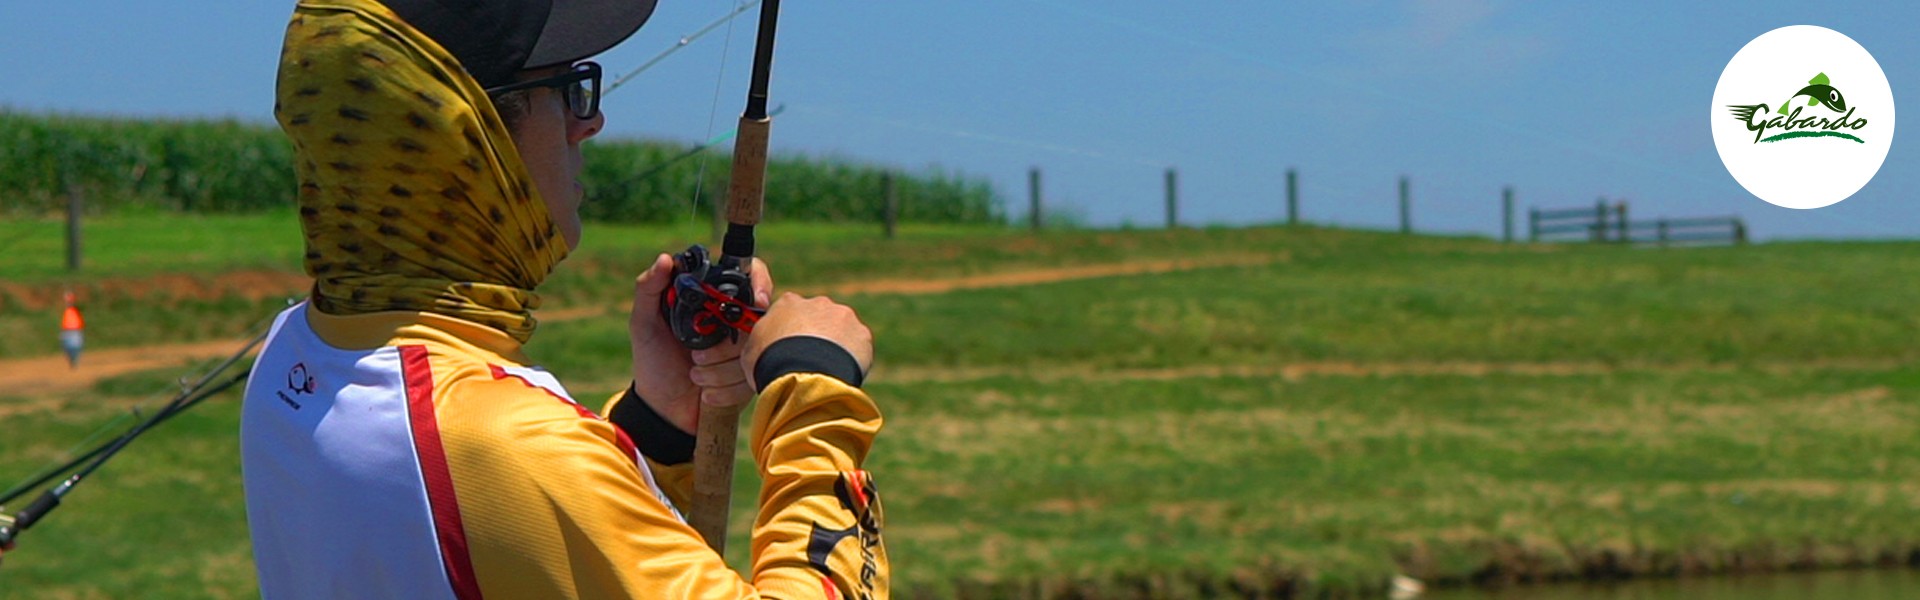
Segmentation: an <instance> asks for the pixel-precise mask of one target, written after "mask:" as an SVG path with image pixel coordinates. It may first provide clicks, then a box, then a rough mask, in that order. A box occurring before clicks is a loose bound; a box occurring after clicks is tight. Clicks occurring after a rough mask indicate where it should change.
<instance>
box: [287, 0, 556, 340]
mask: <svg viewBox="0 0 1920 600" xmlns="http://www.w3.org/2000/svg"><path fill="white" fill-rule="evenodd" d="M275 96H276V99H277V102H276V103H275V104H274V117H275V118H276V119H278V120H279V122H280V126H281V128H282V129H283V130H285V131H286V132H287V136H288V137H290V138H292V140H293V146H294V151H295V155H296V159H295V160H296V162H295V170H296V171H297V172H298V176H299V181H300V190H299V206H300V227H301V229H302V230H303V231H304V233H305V234H306V248H307V252H306V270H307V274H308V275H312V276H313V278H314V289H313V300H312V302H313V306H314V307H315V308H317V309H319V310H320V311H322V312H325V313H329V314H337V315H354V314H364V313H370V312H378V311H389V310H407V311H424V312H432V313H437V314H442V315H447V316H452V317H458V318H461V319H466V320H469V321H474V322H477V323H481V324H484V325H487V326H490V327H493V328H496V329H499V330H501V331H504V332H506V333H507V334H508V335H511V336H513V337H514V339H517V340H520V341H521V342H523V343H524V342H526V341H527V339H528V338H529V337H531V336H532V335H533V330H534V325H535V322H534V318H533V310H534V309H535V308H538V307H539V305H540V297H539V296H538V295H536V294H535V293H534V292H533V289H534V287H535V286H537V285H539V284H540V281H541V280H542V279H545V278H546V276H547V273H548V272H550V271H552V269H553V267H554V265H555V263H558V262H559V261H560V259H561V258H563V257H564V256H565V255H566V253H567V247H566V245H567V244H566V241H565V239H564V238H562V237H561V236H560V234H559V230H558V228H557V227H555V225H554V223H553V219H552V218H551V217H550V216H549V215H548V213H547V208H546V204H545V203H544V202H542V201H541V200H540V198H539V196H538V195H537V194H538V191H537V190H536V189H535V188H534V186H533V184H532V181H531V179H530V177H529V176H528V175H527V170H526V167H525V166H524V165H523V164H522V163H521V161H520V156H519V153H518V152H517V151H516V150H515V149H514V146H513V142H512V138H510V137H508V135H507V129H506V126H505V125H504V124H502V123H501V121H500V117H499V115H498V114H497V113H496V112H495V111H494V108H493V102H492V101H491V100H489V99H488V98H487V95H486V93H485V92H484V91H483V90H482V89H481V88H480V85H479V84H478V83H476V82H475V81H474V80H473V79H472V77H470V76H468V75H467V73H466V71H465V70H464V69H462V68H461V67H460V66H459V63H458V62H457V61H456V60H455V59H454V58H453V57H452V55H450V54H448V53H447V52H446V51H445V50H443V49H441V48H440V46H439V45H438V44H436V43H434V42H433V40H431V39H429V38H428V37H427V36H426V35H425V34H422V33H420V32H418V31H415V30H414V29H413V28H412V27H410V26H408V25H407V24H406V23H405V22H403V21H401V20H400V18H399V17H398V16H395V15H394V14H393V12H392V11H390V10H389V9H387V8H386V7H385V6H382V5H381V4H380V3H379V2H377V1H375V0H303V1H302V2H300V3H299V5H298V6H297V7H296V8H295V9H294V14H293V19H292V22H291V23H289V24H288V26H287V38H286V45H285V48H284V49H283V50H282V52H281V56H280V79H279V83H278V86H277V88H276V89H275Z"/></svg>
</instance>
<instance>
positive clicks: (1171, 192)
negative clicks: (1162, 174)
mask: <svg viewBox="0 0 1920 600" xmlns="http://www.w3.org/2000/svg"><path fill="white" fill-rule="evenodd" d="M1179 226H1180V173H1179V172H1178V171H1175V170H1174V168H1173V167H1167V229H1173V228H1175V227H1179Z"/></svg>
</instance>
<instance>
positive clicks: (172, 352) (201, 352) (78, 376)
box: [0, 254, 1288, 397]
mask: <svg viewBox="0 0 1920 600" xmlns="http://www.w3.org/2000/svg"><path fill="white" fill-rule="evenodd" d="M1287 259H1288V257H1287V256H1286V255H1284V254H1281V255H1231V256H1221V257H1210V258H1194V259H1184V260H1156V261H1139V262H1128V263H1113V264H1104V265H1083V266H1074V267H1061V268H1054V269H1034V270H1024V271H1008V272H1001V273H988V274H983V275H970V276H965V277H952V278H943V279H885V280H874V281H858V282H850V283H841V284H834V285H825V286H811V287H801V288H798V289H796V290H794V291H796V292H799V293H802V294H806V295H819V294H826V295H833V296H844V295H854V294H907V295H911V294H940V293H946V292H951V291H955V290H968V289H980V288H995V287H1013V286H1024V285H1039V284H1044V283H1055V282H1062V281H1073V280H1077V279H1093V278H1099V277H1119V276H1126V275H1150V274H1158V273H1170V272H1175V271H1189V270H1195V269H1209V268H1218V267H1232V266H1252V265H1262V264H1270V263H1275V262H1285V261H1286V260H1287ZM267 279H268V278H266V277H265V276H264V275H261V274H258V273H248V274H245V275H244V276H235V277H224V278H223V277H216V278H213V279H211V280H201V279H191V278H186V279H181V280H180V281H173V280H168V281H169V282H170V283H174V284H178V287H173V288H170V289H174V290H175V291H179V290H182V289H190V291H192V292H194V293H196V294H203V295H204V294H216V293H221V292H223V291H225V290H232V289H248V290H253V291H255V292H258V290H260V289H267V288H270V289H271V290H273V291H274V292H275V293H274V294H267V296H273V295H284V294H280V292H284V291H286V290H294V291H295V292H297V290H301V289H305V288H306V286H307V285H308V284H307V283H304V282H305V281H306V280H305V279H304V278H301V279H300V281H282V280H278V279H273V280H267ZM185 282H192V283H193V284H194V285H193V286H188V285H187V283H185ZM14 293H16V294H18V293H19V291H18V290H15V291H14ZM262 297H266V296H262ZM52 301H57V300H55V299H50V298H40V297H38V296H34V297H32V298H31V300H30V302H39V303H45V302H52ZM625 311H626V308H625V307H619V306H581V307H571V308H557V309H554V310H549V311H543V312H541V313H540V315H539V317H540V320H541V322H544V323H560V322H566V321H575V320H580V319H587V318H594V317H599V316H603V315H611V314H622V315H624V314H625ZM243 343H244V341H243V340H222V341H213V342H195V343H188V344H166V345H154V346H142V347H133V348H112V349H105V350H90V351H87V352H86V353H84V354H82V355H81V357H80V366H79V368H75V369H69V368H68V367H67V359H66V357H65V356H60V355H54V356H45V357H35V358H24V359H14V360H3V361H0V395H4V396H17V397H32V396H43V395H47V394H54V393H62V392H71V391H74V390H84V389H87V388H89V387H92V386H93V384H94V383H96V382H99V381H100V380H102V379H106V378H110V377H117V376H120V375H126V374H128V373H138V372H140V371H148V370H153V369H164V368H170V367H179V368H182V369H184V368H186V367H187V366H189V365H193V364H196V363H200V362H204V361H207V360H211V359H215V358H224V357H227V356H230V355H232V354H233V353H234V351H236V350H239V349H240V346H241V345H242V344H243Z"/></svg>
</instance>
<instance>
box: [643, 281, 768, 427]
mask: <svg viewBox="0 0 1920 600" xmlns="http://www.w3.org/2000/svg"><path fill="white" fill-rule="evenodd" d="M752 275H753V293H754V302H753V303H754V305H755V306H759V307H766V306H767V299H768V298H770V297H771V294H772V293H773V276H772V274H770V273H768V272H767V265H766V263H764V262H761V261H760V259H758V258H755V259H753V267H752ZM672 282H673V257H672V256H669V255H666V254H662V255H660V257H659V258H656V259H654V260H653V266H652V267H650V268H648V269H647V272H645V273H642V274H640V278H639V279H637V280H635V281H634V285H633V316H631V317H629V318H628V320H627V334H628V336H629V337H630V339H631V340H632V344H633V391H634V392H635V393H637V394H639V395H640V398H641V399H643V400H646V402H647V406H648V407H649V408H652V409H653V412H654V413H656V414H659V415H660V416H661V417H664V418H666V419H667V421H668V422H670V423H673V425H674V426H675V427H679V428H680V430H681V431H685V432H688V433H693V430H694V424H695V423H697V422H698V420H699V414H700V405H702V404H707V405H712V406H734V405H739V404H744V403H746V402H747V401H748V400H752V399H753V386H751V385H749V384H748V383H747V371H746V369H744V368H742V367H741V364H740V360H739V359H740V344H739V343H736V342H721V343H720V345H718V346H714V347H712V348H707V349H705V350H691V351H690V350H687V347H686V346H682V345H680V340H677V339H674V337H673V331H672V330H671V329H668V328H667V322H666V320H665V319H662V318H661V317H660V297H661V296H662V295H664V294H666V292H667V286H668V285H671V284H672ZM757 328H758V326H756V329H757Z"/></svg>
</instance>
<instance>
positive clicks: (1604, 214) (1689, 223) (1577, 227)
mask: <svg viewBox="0 0 1920 600" xmlns="http://www.w3.org/2000/svg"><path fill="white" fill-rule="evenodd" d="M1527 239H1529V240H1532V241H1535V242H1541V241H1547V242H1556V241H1558V242H1572V241H1587V242H1594V243H1617V244H1652V245H1659V246H1667V245H1676V244H1736V245H1741V244H1746V243H1747V224H1746V222H1745V221H1742V220H1741V219H1740V217H1690V218H1680V219H1668V218H1660V219H1654V220H1644V221H1634V220H1631V219H1629V218H1628V217H1627V203H1626V202H1616V203H1614V204H1612V205H1608V204H1607V201H1606V200H1605V199H1602V200H1600V201H1599V202H1595V203H1594V205H1593V207H1592V208H1563V209H1546V210H1542V209H1538V208H1535V209H1531V210H1529V211H1527Z"/></svg>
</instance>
